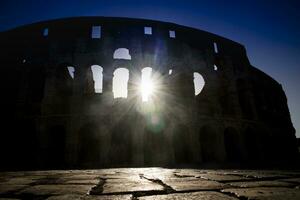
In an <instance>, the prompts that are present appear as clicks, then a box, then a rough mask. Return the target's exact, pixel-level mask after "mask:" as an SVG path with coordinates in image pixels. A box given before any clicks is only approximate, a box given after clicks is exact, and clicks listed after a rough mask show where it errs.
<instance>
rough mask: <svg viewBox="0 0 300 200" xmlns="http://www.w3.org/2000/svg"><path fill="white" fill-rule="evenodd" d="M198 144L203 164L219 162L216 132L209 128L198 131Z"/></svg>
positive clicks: (205, 127)
mask: <svg viewBox="0 0 300 200" xmlns="http://www.w3.org/2000/svg"><path fill="white" fill-rule="evenodd" d="M199 143H200V145H201V156H202V161H203V162H216V161H218V160H219V157H218V149H219V148H220V146H219V142H218V137H217V132H216V131H215V130H214V129H213V128H212V127H210V126H204V127H202V128H201V129H200V133H199Z"/></svg>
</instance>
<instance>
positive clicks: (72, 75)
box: [67, 66, 75, 79]
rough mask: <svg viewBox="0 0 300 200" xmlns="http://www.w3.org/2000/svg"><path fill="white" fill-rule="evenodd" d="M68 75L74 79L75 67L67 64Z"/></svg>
mask: <svg viewBox="0 0 300 200" xmlns="http://www.w3.org/2000/svg"><path fill="white" fill-rule="evenodd" d="M67 69H68V72H69V75H70V76H71V78H72V79H74V73H75V67H73V66H67Z"/></svg>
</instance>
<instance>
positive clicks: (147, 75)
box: [141, 67, 153, 101]
mask: <svg viewBox="0 0 300 200" xmlns="http://www.w3.org/2000/svg"><path fill="white" fill-rule="evenodd" d="M151 75H152V68H151V67H145V68H143V69H142V78H141V79H142V82H141V94H142V101H148V100H149V97H150V95H151V93H152V92H153V82H152V79H151Z"/></svg>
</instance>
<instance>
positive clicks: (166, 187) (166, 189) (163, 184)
mask: <svg viewBox="0 0 300 200" xmlns="http://www.w3.org/2000/svg"><path fill="white" fill-rule="evenodd" d="M139 176H140V178H143V179H146V180H148V181H151V182H153V183H157V184H159V185H161V186H162V187H163V188H164V191H166V192H167V193H172V192H175V190H174V189H173V188H172V187H171V186H169V185H167V184H166V183H164V182H163V181H162V180H160V179H158V178H156V179H151V178H147V177H146V176H144V174H139Z"/></svg>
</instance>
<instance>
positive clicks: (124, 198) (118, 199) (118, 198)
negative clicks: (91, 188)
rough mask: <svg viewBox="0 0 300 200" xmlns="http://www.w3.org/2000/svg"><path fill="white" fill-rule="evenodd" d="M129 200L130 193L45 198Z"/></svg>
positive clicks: (48, 199)
mask: <svg viewBox="0 0 300 200" xmlns="http://www.w3.org/2000/svg"><path fill="white" fill-rule="evenodd" d="M69 199H71V200H131V199H132V195H100V196H91V195H74V194H67V195H57V196H51V197H49V198H47V200H69ZM0 200H1V199H0Z"/></svg>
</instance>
